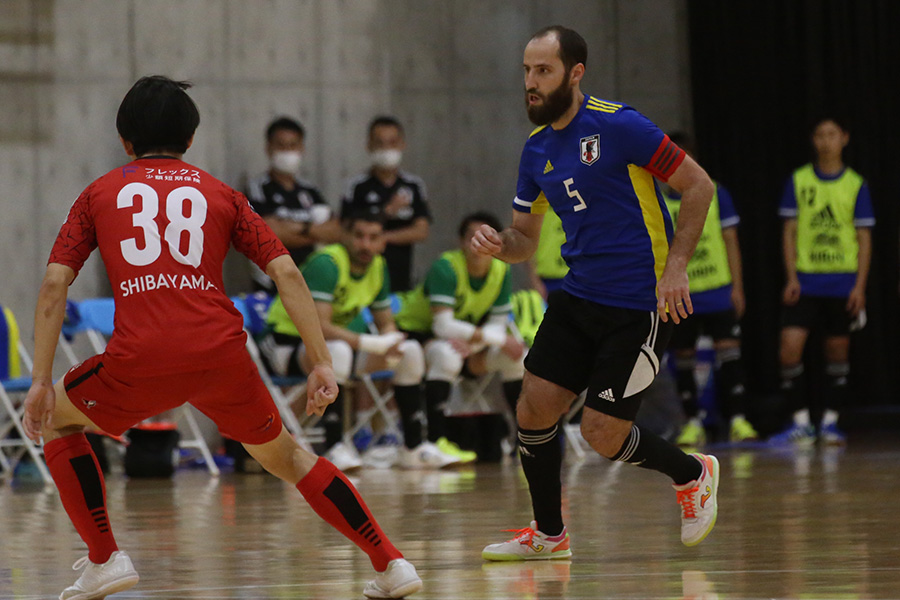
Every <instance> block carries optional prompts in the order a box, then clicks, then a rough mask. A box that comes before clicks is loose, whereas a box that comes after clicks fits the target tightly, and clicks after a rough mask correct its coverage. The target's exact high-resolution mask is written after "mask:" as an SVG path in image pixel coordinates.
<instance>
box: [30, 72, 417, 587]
mask: <svg viewBox="0 0 900 600" xmlns="http://www.w3.org/2000/svg"><path fill="white" fill-rule="evenodd" d="M188 87H190V86H189V84H186V83H183V82H176V81H172V80H170V79H167V78H165V77H160V76H153V77H144V78H142V79H140V80H139V81H138V82H137V83H135V84H134V86H133V87H132V88H131V90H130V91H129V92H128V94H126V96H125V98H124V100H123V101H122V104H121V106H120V107H119V112H118V116H117V118H116V127H117V129H118V132H119V136H120V138H121V141H122V145H123V147H124V148H125V151H126V153H127V154H128V155H129V156H130V157H131V158H132V159H133V160H132V162H130V163H128V164H127V165H125V166H123V167H118V168H116V169H114V170H112V171H110V172H109V173H107V174H106V175H104V176H103V177H101V178H100V179H98V180H96V181H95V182H94V183H92V184H91V185H89V186H88V187H87V189H86V190H85V191H84V192H82V194H81V196H79V198H78V199H77V200H76V201H75V203H74V204H73V205H72V208H71V210H70V211H69V216H68V218H67V220H66V222H65V223H64V224H63V226H62V228H61V230H60V232H59V235H58V237H57V239H56V243H55V244H54V246H53V250H52V252H51V254H50V260H49V262H48V265H47V272H46V275H45V276H44V280H43V283H42V284H41V288H40V292H39V295H38V301H37V308H36V311H35V327H34V331H35V357H34V371H33V382H32V385H31V389H30V390H29V392H28V397H27V399H26V402H25V416H24V425H25V430H26V432H27V434H28V436H29V437H30V438H32V439H34V440H35V441H37V440H39V439H40V438H41V437H42V436H43V439H44V455H45V457H46V460H47V466H48V468H49V470H50V473H51V475H52V476H53V480H54V481H55V482H56V485H57V488H58V489H59V494H60V498H61V500H62V503H63V506H64V507H65V509H66V512H67V513H68V515H69V518H70V519H71V520H72V523H73V524H74V525H75V529H76V530H77V531H78V533H79V534H80V535H81V537H82V539H83V540H84V541H85V543H86V544H87V546H88V556H87V557H86V558H85V559H82V560H80V561H78V563H76V568H80V567H81V566H84V567H85V568H84V571H83V572H82V574H81V576H80V577H79V579H78V580H77V581H76V582H75V584H73V585H72V586H70V587H68V588H66V589H65V590H64V591H63V592H62V594H60V600H91V599H95V598H103V597H105V596H106V595H108V594H112V593H115V592H121V591H123V590H126V589H128V588H131V587H132V586H134V585H135V584H137V582H138V574H137V572H136V571H135V569H134V567H133V565H132V562H131V559H130V558H129V557H128V555H127V554H126V553H125V552H124V551H121V550H119V548H118V546H117V545H116V540H115V538H114V537H113V533H112V528H111V525H110V523H109V518H108V516H107V510H106V492H105V487H104V482H103V475H102V474H101V472H100V469H99V466H98V464H97V459H96V457H95V456H94V453H93V452H92V450H91V447H90V445H89V444H88V442H87V440H86V439H85V436H84V428H85V427H95V428H98V429H102V430H104V431H107V432H109V433H112V434H121V433H123V432H124V431H125V430H127V429H128V428H130V427H131V426H133V425H134V424H136V423H138V422H140V421H142V420H144V419H146V418H148V417H151V416H154V415H156V414H158V413H161V412H163V411H166V410H169V409H171V408H174V407H176V406H180V405H181V404H184V403H185V402H190V403H191V404H193V405H194V406H195V407H196V408H197V409H199V410H200V411H201V412H203V413H204V414H206V415H207V416H208V417H210V418H211V419H212V420H213V421H215V423H216V425H218V427H219V430H220V431H221V432H222V433H223V434H226V435H228V436H229V437H231V438H233V439H236V440H238V441H240V442H242V443H243V444H244V446H245V447H246V448H247V451H248V452H249V453H250V454H251V456H253V457H254V458H255V459H256V460H258V461H259V463H260V464H262V465H263V467H265V468H266V469H267V470H268V471H269V472H270V473H272V474H274V475H276V476H277V477H279V478H281V479H283V480H285V481H287V482H289V483H291V484H293V485H296V486H297V488H298V490H299V491H300V493H301V494H302V495H303V497H304V498H305V499H306V501H307V502H308V503H309V504H310V506H311V507H312V508H313V510H315V511H316V513H317V514H318V515H319V516H321V517H322V518H323V519H325V521H327V522H328V523H329V524H331V525H332V526H333V527H335V528H336V529H337V530H338V531H340V532H341V533H343V534H344V535H345V536H347V537H348V538H349V539H350V540H351V541H353V542H354V543H355V544H356V545H357V546H359V547H360V548H361V549H362V550H363V551H364V552H366V554H368V555H369V558H370V559H371V561H372V565H373V566H374V567H375V570H376V572H377V573H376V576H375V579H374V580H372V581H370V582H369V583H368V584H367V586H366V588H365V592H364V593H365V595H366V596H369V597H370V598H400V597H402V596H405V595H408V594H411V593H413V592H416V591H418V590H419V589H421V587H422V581H421V579H419V577H418V575H417V574H416V570H415V567H413V565H412V564H410V563H409V562H407V561H406V560H404V559H403V555H402V554H401V553H400V551H399V550H397V549H396V548H395V547H394V545H393V544H391V542H390V540H388V538H387V536H385V534H384V533H383V532H382V531H381V528H380V527H379V526H378V523H377V522H376V521H375V519H374V517H372V515H371V513H370V512H369V509H368V508H367V507H366V505H365V503H364V502H363V500H362V498H361V497H360V496H359V494H358V492H357V491H356V489H355V488H354V486H353V484H352V483H350V481H348V480H347V478H346V477H344V475H343V474H342V473H341V472H340V471H338V470H337V469H336V468H335V467H334V465H332V464H331V463H330V462H328V461H327V460H326V459H324V458H318V457H316V456H315V455H313V454H310V453H308V452H306V451H305V450H303V449H302V448H301V447H300V446H299V445H298V444H297V442H296V441H295V440H294V439H293V438H292V437H291V436H290V434H289V433H288V432H287V431H286V430H285V429H284V427H283V425H282V422H281V419H280V417H279V414H278V409H277V408H276V406H275V404H274V402H273V401H272V398H271V396H270V395H269V393H268V391H267V390H266V387H265V386H264V385H263V382H262V380H261V379H260V377H259V373H258V371H257V369H256V366H255V365H254V363H253V362H252V361H251V359H250V356H249V354H248V353H247V351H246V349H245V347H244V343H245V341H246V338H245V335H246V334H245V333H244V332H243V328H242V326H243V319H242V317H241V315H240V313H239V312H238V311H237V310H236V309H235V308H234V305H233V304H232V303H231V301H230V300H229V299H228V297H227V296H226V295H225V293H224V291H223V289H224V286H223V282H222V263H223V261H224V259H225V254H226V253H227V251H228V249H229V246H231V245H234V247H235V248H236V249H237V250H239V251H240V252H242V253H243V254H245V255H246V256H247V257H248V258H250V259H251V260H253V261H254V262H255V263H256V264H257V265H258V266H259V267H260V268H261V269H262V270H263V271H264V272H265V273H266V274H268V275H269V276H270V277H271V278H272V280H273V281H275V283H276V285H277V286H278V291H279V294H280V296H281V299H282V301H283V302H284V305H285V308H286V309H287V312H288V314H289V315H290V317H291V319H292V320H293V321H294V323H295V325H296V326H297V329H298V330H299V331H300V333H301V335H302V336H303V341H304V343H305V344H306V347H307V353H308V354H309V355H310V356H311V357H312V359H313V363H314V365H315V367H314V368H313V369H312V370H311V372H310V373H309V385H308V392H307V393H308V402H307V409H306V410H307V413H309V414H313V413H315V414H320V415H321V414H322V413H323V412H324V410H325V407H326V406H328V405H329V404H330V403H331V402H333V401H334V399H335V396H336V395H337V390H338V388H337V384H336V383H335V379H334V373H333V371H332V368H331V356H330V355H329V353H328V350H327V348H326V346H325V340H324V337H323V335H322V330H321V327H320V325H319V321H318V318H317V316H316V310H315V307H314V305H313V300H312V297H311V296H310V293H309V289H308V288H307V286H306V282H305V281H304V280H303V277H302V276H301V275H300V272H299V271H298V270H297V267H296V266H295V265H294V263H293V261H292V260H291V258H290V256H289V255H288V252H287V250H286V249H285V248H284V246H283V245H282V244H281V242H280V241H278V238H277V237H276V236H275V235H274V234H273V233H272V230H271V229H269V227H268V226H267V225H266V224H265V222H264V221H263V220H262V218H261V217H259V215H257V214H256V213H255V212H254V211H253V209H252V208H251V207H250V205H249V203H248V202H247V199H246V198H245V197H244V196H243V195H242V194H240V193H238V192H236V191H234V190H233V189H231V188H230V187H228V186H227V185H225V184H224V183H222V182H220V181H218V180H217V179H215V178H214V177H212V176H211V175H209V174H208V173H205V172H203V171H201V170H200V169H197V168H195V167H193V166H191V165H190V164H188V163H185V162H183V161H182V160H181V157H182V155H183V154H184V152H185V151H186V150H187V149H188V148H189V147H190V145H191V142H192V141H193V136H194V131H195V130H196V128H197V125H198V124H199V122H200V115H199V112H198V111H197V107H196V106H195V105H194V103H193V101H192V100H191V98H190V97H189V96H188V95H187V93H186V92H185V90H186V89H187V88H188ZM95 248H99V249H100V254H101V256H102V257H103V262H104V264H105V266H106V270H107V274H108V276H109V279H110V283H111V284H112V288H113V293H114V296H115V303H116V316H115V331H114V332H113V335H112V338H111V339H110V341H109V345H108V346H107V349H106V351H105V352H104V353H103V354H100V355H97V356H94V357H92V358H90V359H88V360H87V361H85V362H84V363H82V364H81V365H79V366H77V367H74V368H73V369H71V370H70V371H69V372H68V373H67V374H66V376H65V377H64V379H63V380H61V381H58V382H57V383H56V384H55V385H54V384H53V383H52V380H51V371H52V366H53V357H54V354H55V350H56V342H57V339H58V338H59V332H60V328H61V326H62V322H63V316H64V313H65V306H66V296H67V290H68V286H69V285H70V284H71V283H72V281H73V280H74V279H75V277H76V276H77V274H78V271H79V270H80V269H81V267H82V265H83V264H84V262H85V260H87V258H88V256H89V255H90V254H91V252H92V251H93V250H94V249H95ZM298 566H299V565H298Z"/></svg>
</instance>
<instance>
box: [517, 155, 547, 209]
mask: <svg viewBox="0 0 900 600" xmlns="http://www.w3.org/2000/svg"><path fill="white" fill-rule="evenodd" d="M535 154H536V152H535V151H534V150H533V149H532V148H531V144H530V143H529V142H526V143H525V147H524V148H523V149H522V158H521V159H519V180H518V182H517V183H516V197H515V199H514V200H513V209H515V210H517V211H519V212H526V213H532V212H546V210H547V209H546V207H543V206H542V205H544V204H546V203H547V201H546V199H545V198H543V192H542V191H541V188H540V187H539V186H538V184H537V182H536V181H535V180H534V177H533V176H532V175H531V173H533V172H534V164H533V162H534V159H533V156H534V155H535ZM539 199H541V200H542V201H539ZM536 205H537V206H536ZM541 208H543V211H541Z"/></svg>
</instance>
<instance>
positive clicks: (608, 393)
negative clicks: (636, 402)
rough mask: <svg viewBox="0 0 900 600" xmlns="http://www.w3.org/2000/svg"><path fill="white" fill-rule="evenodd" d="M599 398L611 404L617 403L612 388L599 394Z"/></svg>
mask: <svg viewBox="0 0 900 600" xmlns="http://www.w3.org/2000/svg"><path fill="white" fill-rule="evenodd" d="M597 397H598V398H602V399H604V400H609V401H610V402H615V401H616V397H615V396H614V395H613V391H612V388H610V389H608V390H604V391H602V392H600V393H599V394H597Z"/></svg>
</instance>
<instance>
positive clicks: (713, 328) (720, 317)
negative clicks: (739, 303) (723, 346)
mask: <svg viewBox="0 0 900 600" xmlns="http://www.w3.org/2000/svg"><path fill="white" fill-rule="evenodd" d="M701 335H708V336H709V337H711V338H712V339H713V340H715V341H719V340H737V339H740V337H741V324H740V323H739V322H738V318H737V315H736V314H735V313H734V309H729V310H723V311H720V312H713V313H705V314H702V315H698V314H693V315H691V316H689V317H688V318H687V319H685V320H683V321H682V322H681V323H679V324H678V325H676V326H675V331H674V332H673V333H672V345H671V347H672V350H693V349H694V347H695V346H696V345H697V338H698V337H700V336H701Z"/></svg>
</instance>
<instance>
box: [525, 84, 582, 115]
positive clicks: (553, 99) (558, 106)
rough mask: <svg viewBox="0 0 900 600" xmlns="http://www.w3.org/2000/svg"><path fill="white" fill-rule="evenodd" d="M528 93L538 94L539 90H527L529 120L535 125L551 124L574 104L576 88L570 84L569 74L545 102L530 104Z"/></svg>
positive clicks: (526, 99)
mask: <svg viewBox="0 0 900 600" xmlns="http://www.w3.org/2000/svg"><path fill="white" fill-rule="evenodd" d="M528 94H537V92H535V91H528V90H526V91H525V110H526V111H527V112H528V120H530V121H531V122H532V123H534V124H535V125H549V124H550V123H553V122H554V121H557V120H558V119H559V118H560V117H561V116H563V114H565V112H566V111H567V110H569V107H570V106H572V98H573V97H574V96H575V88H574V87H573V86H571V85H569V77H568V75H567V76H566V77H565V78H564V79H563V82H562V83H560V84H559V87H557V88H556V89H555V90H553V91H552V92H550V93H549V94H547V97H546V98H544V103H543V104H528Z"/></svg>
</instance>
